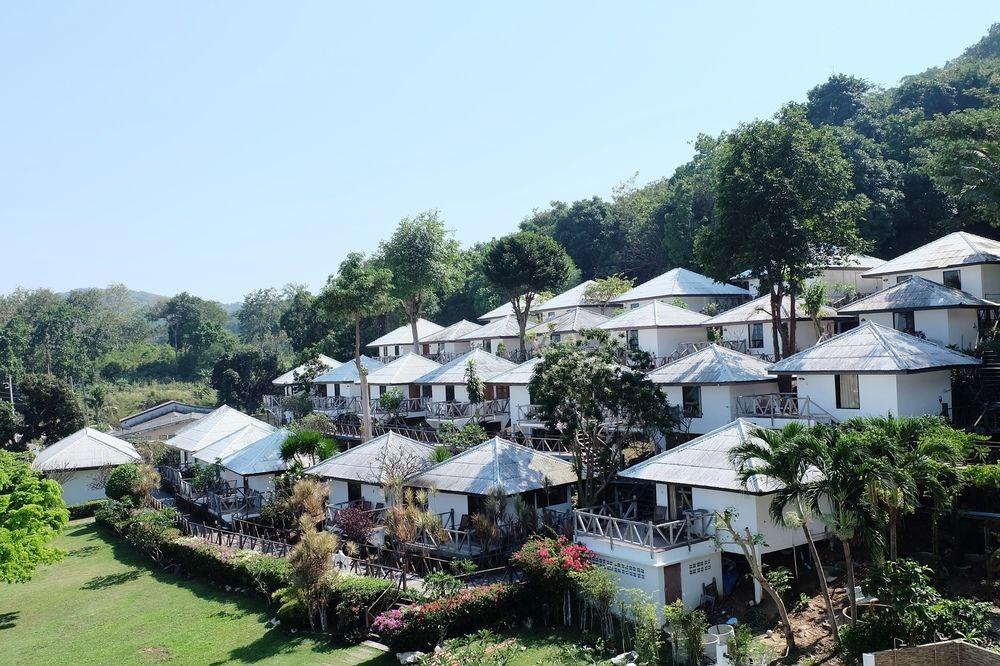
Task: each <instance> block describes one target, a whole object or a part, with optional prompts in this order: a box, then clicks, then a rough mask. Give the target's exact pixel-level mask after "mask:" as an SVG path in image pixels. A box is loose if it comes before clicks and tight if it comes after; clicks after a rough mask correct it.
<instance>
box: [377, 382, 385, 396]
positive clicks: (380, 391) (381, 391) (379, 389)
mask: <svg viewBox="0 0 1000 666" xmlns="http://www.w3.org/2000/svg"><path fill="white" fill-rule="evenodd" d="M377 392H378V397H382V396H383V395H385V387H384V386H382V385H381V384H379V385H378V387H377Z"/></svg>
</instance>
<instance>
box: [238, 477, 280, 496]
mask: <svg viewBox="0 0 1000 666" xmlns="http://www.w3.org/2000/svg"><path fill="white" fill-rule="evenodd" d="M246 479H247V485H248V486H249V488H250V490H256V491H257V492H259V493H269V492H271V491H273V490H274V474H254V475H253V476H248V477H246ZM241 483H242V481H241Z"/></svg>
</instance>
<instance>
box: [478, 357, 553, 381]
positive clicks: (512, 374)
mask: <svg viewBox="0 0 1000 666" xmlns="http://www.w3.org/2000/svg"><path fill="white" fill-rule="evenodd" d="M541 362H542V357H541V356H535V357H534V358H530V359H528V360H527V361H525V362H524V363H521V364H520V365H518V366H516V367H514V368H511V369H510V370H508V371H506V372H501V373H500V374H499V375H493V376H492V377H490V378H489V379H488V380H486V383H488V384H506V385H508V386H527V385H528V384H529V383H530V382H531V376H532V375H533V374H534V373H535V366H536V365H538V364H539V363H541Z"/></svg>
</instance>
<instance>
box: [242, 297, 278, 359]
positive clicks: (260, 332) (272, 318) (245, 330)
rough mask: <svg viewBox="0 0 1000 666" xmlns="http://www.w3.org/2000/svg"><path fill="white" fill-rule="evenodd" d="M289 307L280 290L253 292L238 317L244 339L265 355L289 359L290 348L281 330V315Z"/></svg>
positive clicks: (244, 299)
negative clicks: (265, 353) (271, 354)
mask: <svg viewBox="0 0 1000 666" xmlns="http://www.w3.org/2000/svg"><path fill="white" fill-rule="evenodd" d="M287 307H288V302H287V300H286V298H285V295H284V294H283V293H281V292H279V291H278V290H277V289H274V288H269V289H257V290H256V291H251V292H250V293H249V294H247V295H246V296H244V297H243V304H242V305H241V306H240V309H239V311H237V313H236V321H237V322H238V323H239V333H240V339H241V340H243V342H245V343H247V344H250V345H253V346H254V347H256V348H257V349H258V350H260V351H261V352H270V353H273V354H276V355H278V356H279V357H280V356H282V355H285V356H288V351H289V347H290V345H289V342H288V337H287V336H286V335H285V332H284V330H283V329H282V327H281V315H282V314H283V313H284V312H285V309H286V308H287Z"/></svg>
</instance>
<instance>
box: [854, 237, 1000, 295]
mask: <svg viewBox="0 0 1000 666" xmlns="http://www.w3.org/2000/svg"><path fill="white" fill-rule="evenodd" d="M864 277H866V278H877V279H878V280H881V286H883V287H888V286H890V285H892V284H895V283H897V282H903V281H905V280H906V279H907V278H911V277H922V278H926V279H928V280H930V281H931V282H937V283H938V284H943V285H944V286H946V287H951V288H952V289H959V290H961V291H964V292H966V293H968V294H972V295H973V296H975V297H977V298H983V299H985V300H987V301H1000V242H998V241H995V240H992V239H990V238H983V237H982V236H976V235H975V234H970V233H968V232H965V231H956V232H955V233H952V234H948V235H947V236H944V237H942V238H939V239H937V240H935V241H931V242H930V243H927V244H926V245H922V246H921V247H918V248H917V249H915V250H911V251H910V252H907V253H906V254H903V255H900V256H898V257H896V258H895V259H893V260H892V261H887V262H886V263H884V264H882V265H881V266H878V267H876V268H873V269H871V270H869V271H867V272H866V273H865V274H864Z"/></svg>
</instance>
